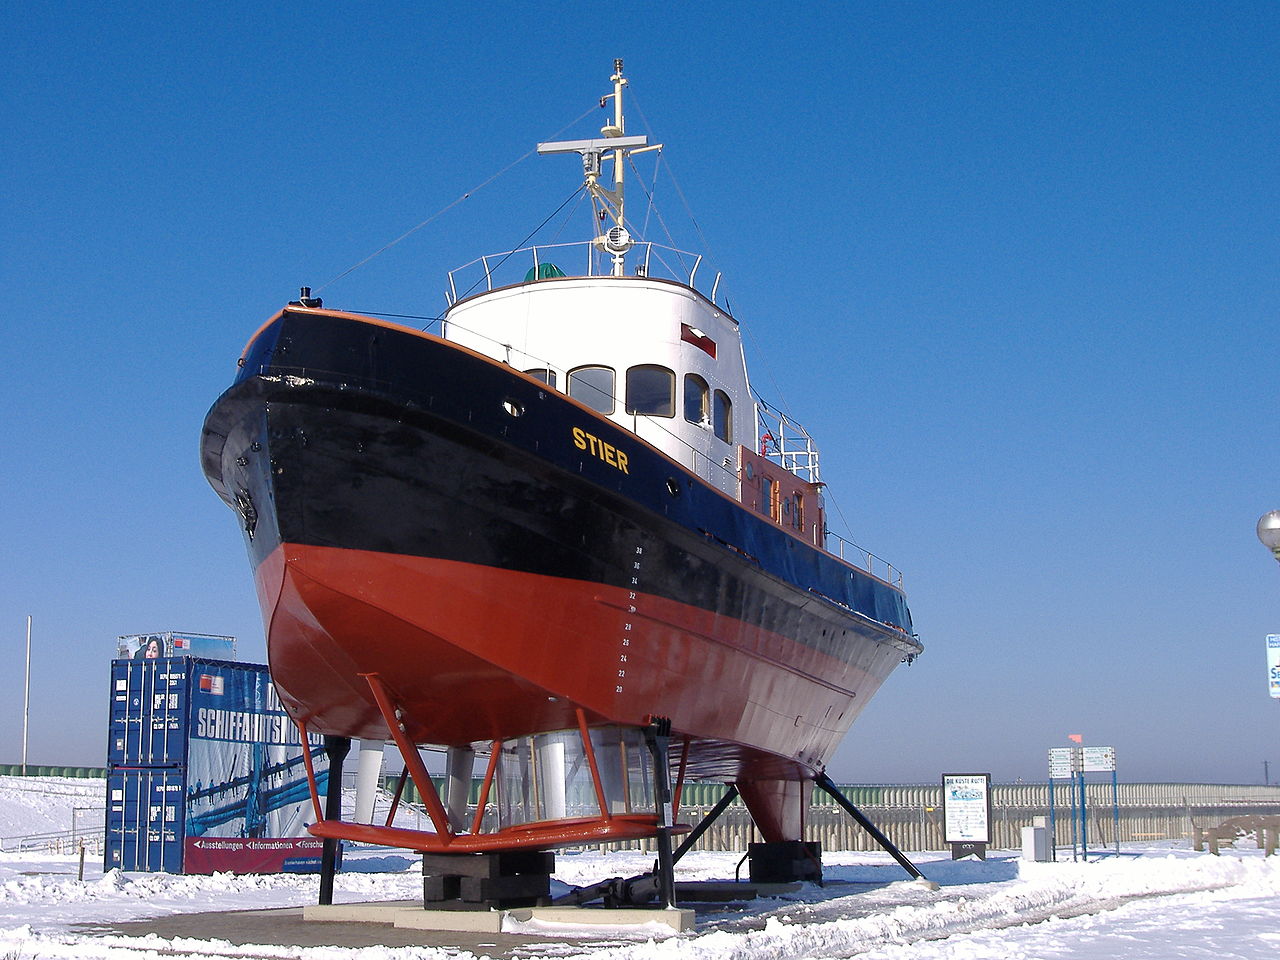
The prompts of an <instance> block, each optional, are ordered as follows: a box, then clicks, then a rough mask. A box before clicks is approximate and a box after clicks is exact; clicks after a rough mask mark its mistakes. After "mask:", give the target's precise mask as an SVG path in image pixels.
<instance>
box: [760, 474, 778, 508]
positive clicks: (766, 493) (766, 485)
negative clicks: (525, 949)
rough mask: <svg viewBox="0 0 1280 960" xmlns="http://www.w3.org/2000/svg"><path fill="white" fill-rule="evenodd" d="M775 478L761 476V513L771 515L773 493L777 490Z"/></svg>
mask: <svg viewBox="0 0 1280 960" xmlns="http://www.w3.org/2000/svg"><path fill="white" fill-rule="evenodd" d="M775 486H776V485H775V484H774V482H773V478H772V477H770V476H765V475H761V477H760V512H761V513H763V514H765V515H766V516H768V515H769V510H770V507H772V506H773V491H774V489H775Z"/></svg>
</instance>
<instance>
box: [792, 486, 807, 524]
mask: <svg viewBox="0 0 1280 960" xmlns="http://www.w3.org/2000/svg"><path fill="white" fill-rule="evenodd" d="M791 522H792V523H794V524H795V527H796V529H797V530H803V529H804V495H803V494H799V493H797V494H796V495H795V499H794V500H793V502H792V507H791Z"/></svg>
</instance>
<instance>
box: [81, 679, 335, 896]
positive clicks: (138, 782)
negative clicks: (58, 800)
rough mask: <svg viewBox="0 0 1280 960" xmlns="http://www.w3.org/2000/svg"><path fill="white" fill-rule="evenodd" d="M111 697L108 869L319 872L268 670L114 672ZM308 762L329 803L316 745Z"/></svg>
mask: <svg viewBox="0 0 1280 960" xmlns="http://www.w3.org/2000/svg"><path fill="white" fill-rule="evenodd" d="M111 685H112V689H111V710H110V722H109V729H110V732H109V735H108V743H107V757H108V762H109V773H108V788H107V790H108V821H107V845H106V854H105V860H104V862H105V866H106V867H107V869H111V868H112V867H119V868H120V869H123V870H166V871H170V872H178V871H185V872H187V873H193V872H200V873H208V872H212V871H215V870H219V871H220V870H234V871H239V872H274V871H277V870H305V869H313V868H314V867H313V866H312V863H313V862H314V863H318V858H319V843H320V842H319V841H316V840H313V839H312V838H310V837H309V836H308V835H307V832H306V827H307V825H308V824H309V823H311V822H312V821H313V820H314V811H313V808H312V805H311V796H310V790H309V788H308V786H307V780H306V767H305V759H304V755H303V747H302V743H301V741H300V739H299V734H298V729H297V727H296V726H294V724H293V722H292V720H291V719H290V718H289V717H288V715H287V714H286V713H285V711H284V709H283V707H282V706H281V704H280V701H279V699H278V698H277V697H276V693H275V688H274V687H273V686H272V685H271V678H270V675H269V674H268V672H267V668H266V667H265V666H263V665H261V664H245V663H231V662H227V661H217V660H201V659H195V658H190V657H172V658H169V657H166V658H161V659H149V660H115V661H113V662H112V664H111ZM310 753H311V755H312V762H313V765H314V766H315V768H316V774H317V780H318V781H319V789H320V790H321V792H323V791H324V790H325V789H326V787H327V783H328V763H327V759H326V757H325V755H324V749H323V746H322V740H321V738H320V737H319V736H316V737H313V738H312V743H311V744H310Z"/></svg>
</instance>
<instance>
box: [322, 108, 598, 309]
mask: <svg viewBox="0 0 1280 960" xmlns="http://www.w3.org/2000/svg"><path fill="white" fill-rule="evenodd" d="M597 109H598V108H597V107H596V105H595V104H592V105H591V106H590V107H588V108H587V110H586V112H585V113H583V114H582V115H581V116H579V117H577V118H575V119H574V120H571V121H570V122H569V123H566V124H565V125H564V126H563V127H561V128H560V129H559V130H557V131H556V132H555V133H553V134H552V135H551V136H550V137H549V138H548V139H550V140H554V139H555V138H556V137H558V136H560V134H562V133H564V132H565V131H566V130H568V129H569V128H570V127H572V126H574V125H575V124H577V123H579V122H581V121H582V120H584V119H585V118H587V117H588V116H590V115H591V114H592V113H594V112H595V111H596V110H597ZM537 152H538V148H537V146H534V148H533V149H532V150H530V151H528V152H527V153H525V154H524V155H523V156H521V157H520V158H519V159H516V160H513V161H511V163H509V164H507V165H506V166H505V167H503V168H502V169H501V170H499V171H498V172H497V173H495V174H494V175H493V176H491V177H489V179H487V180H485V181H484V182H483V183H481V184H480V185H479V186H476V187H472V188H471V189H470V190H468V191H467V192H466V193H464V194H463V195H462V196H460V197H458V198H457V199H456V200H454V201H453V202H451V203H449V204H446V205H445V206H444V207H442V208H441V209H439V210H437V211H436V212H435V213H433V214H432V215H431V216H429V217H427V219H425V220H423V221H422V222H421V223H419V224H418V225H417V226H416V227H411V228H409V229H408V230H406V231H405V232H404V233H402V234H400V236H398V237H396V238H395V239H394V240H392V241H391V242H390V243H388V244H386V245H385V246H383V247H381V248H380V249H378V250H375V251H374V252H373V253H371V254H369V256H367V257H365V258H364V259H363V260H361V261H360V262H359V263H356V264H353V265H352V266H350V267H347V269H346V270H343V271H342V272H341V273H340V274H338V275H337V276H336V277H334V278H333V279H332V280H328V281H326V282H325V283H323V284H321V285H320V286H318V287H316V288H315V292H316V293H319V292H320V291H321V290H323V289H325V287H329V286H332V285H333V284H335V283H337V282H338V281H339V280H341V279H342V278H343V277H345V276H346V275H347V274H349V273H352V272H354V271H356V270H359V269H360V268H361V267H363V266H364V265H365V264H366V263H368V262H369V261H370V260H372V259H373V258H374V257H377V256H379V255H381V254H383V253H386V252H387V251H388V250H390V249H391V248H392V247H394V246H395V245H396V244H397V243H399V242H400V241H401V240H404V239H405V238H407V237H409V236H411V235H413V234H415V233H417V232H418V231H419V230H421V229H422V228H423V227H425V226H426V225H427V224H429V223H431V222H432V221H433V220H437V219H439V218H440V217H442V216H444V215H445V214H446V213H448V212H449V211H450V210H452V209H453V208H454V207H456V206H457V205H458V204H460V203H461V202H462V201H463V200H469V199H471V195H472V194H473V193H479V192H480V191H481V190H483V189H484V188H485V187H487V186H488V185H489V184H491V183H493V181H495V180H497V179H498V178H499V177H501V176H502V175H503V174H504V173H506V172H507V171H508V170H510V169H511V168H512V167H515V166H518V165H519V164H521V163H523V162H524V161H526V160H528V159H529V158H530V157H531V156H533V155H534V154H535V153H537Z"/></svg>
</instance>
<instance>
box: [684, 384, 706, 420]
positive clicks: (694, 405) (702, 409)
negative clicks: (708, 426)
mask: <svg viewBox="0 0 1280 960" xmlns="http://www.w3.org/2000/svg"><path fill="white" fill-rule="evenodd" d="M684 418H685V419H686V420H688V421H689V422H690V423H710V422H711V391H710V389H709V388H708V387H707V381H705V380H703V379H702V378H701V377H700V376H698V375H697V374H696V373H686V374H685V375H684Z"/></svg>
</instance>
